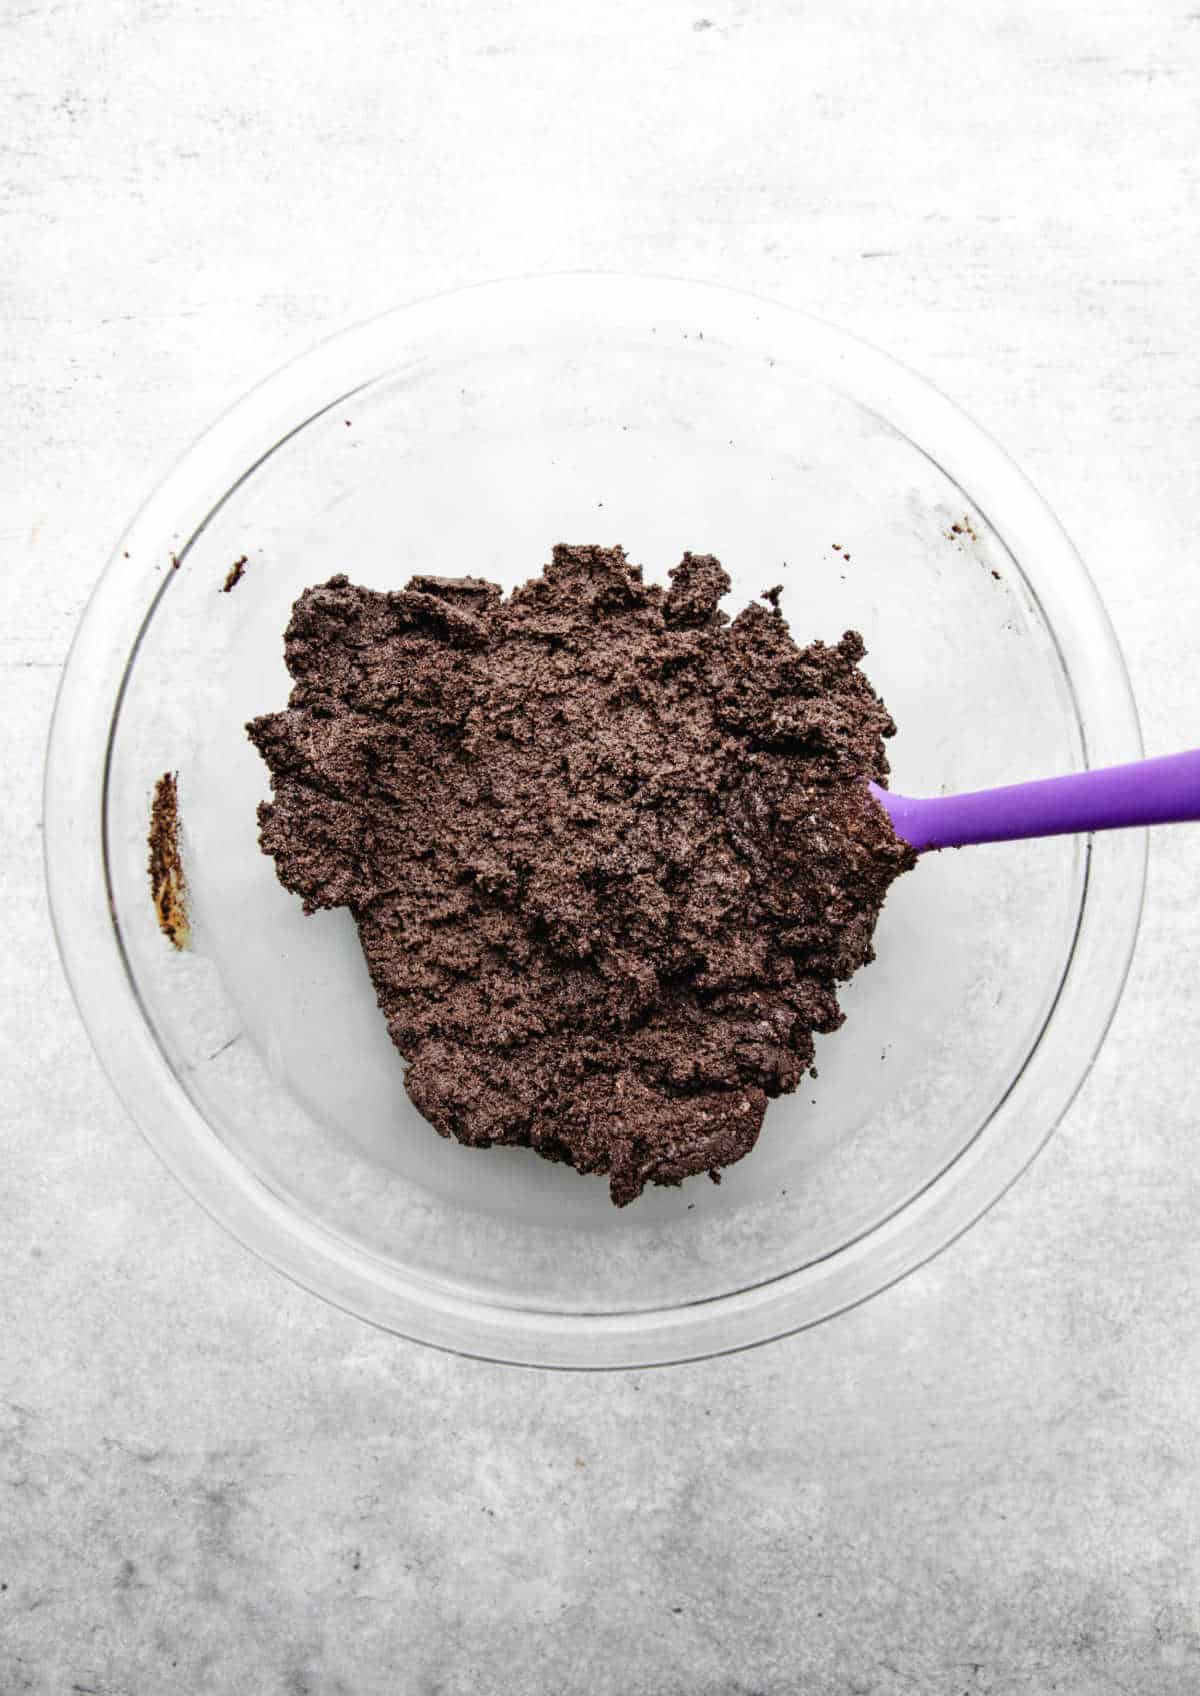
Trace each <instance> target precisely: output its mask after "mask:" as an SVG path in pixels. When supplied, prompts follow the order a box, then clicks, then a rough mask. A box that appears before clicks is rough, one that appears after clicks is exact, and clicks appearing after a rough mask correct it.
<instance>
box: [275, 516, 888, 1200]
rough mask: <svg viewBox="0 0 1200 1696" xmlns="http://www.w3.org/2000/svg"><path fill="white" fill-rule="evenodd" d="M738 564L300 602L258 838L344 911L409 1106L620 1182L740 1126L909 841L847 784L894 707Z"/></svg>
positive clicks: (858, 937)
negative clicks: (739, 589) (744, 602)
mask: <svg viewBox="0 0 1200 1696" xmlns="http://www.w3.org/2000/svg"><path fill="white" fill-rule="evenodd" d="M728 588H729V578H728V577H727V576H726V574H725V572H724V571H723V570H722V568H721V566H720V565H719V563H718V562H717V561H716V560H715V559H713V558H711V557H710V556H708V555H694V554H685V555H684V557H683V560H682V562H681V564H679V565H677V566H676V567H675V569H674V571H673V572H672V573H671V587H670V589H669V590H663V589H660V588H657V587H650V586H647V585H646V584H645V583H643V581H642V574H641V570H640V568H639V567H638V566H635V565H631V564H630V563H629V562H628V561H627V560H626V558H625V555H624V552H623V551H622V550H621V549H620V548H612V549H605V548H599V547H557V548H555V550H554V558H553V561H552V562H551V564H550V565H548V566H547V567H546V569H545V571H544V572H543V574H542V575H541V576H540V577H536V578H534V579H533V581H532V582H530V583H527V584H526V585H525V587H524V588H522V589H518V590H517V591H516V592H515V593H514V594H512V595H511V596H510V597H509V598H508V599H507V600H504V599H502V598H501V592H500V590H499V589H498V588H497V587H496V586H495V585H494V584H491V583H486V582H482V581H480V580H479V579H477V578H471V577H463V578H440V577H414V578H412V579H411V581H410V582H409V584H408V587H407V588H406V589H405V590H403V591H402V592H397V593H391V594H379V593H377V592H375V591H373V590H369V589H360V588H356V587H355V586H354V585H353V584H352V583H351V582H350V581H349V579H348V578H346V577H333V578H331V579H330V580H329V582H328V583H326V584H324V585H322V586H321V587H320V588H314V589H308V590H306V591H305V593H304V594H303V595H302V596H301V597H300V599H299V600H298V601H297V603H296V605H295V608H294V609H293V613H292V619H291V623H290V624H289V626H288V630H287V635H286V656H287V664H288V670H289V671H290V672H291V675H292V677H293V679H294V687H293V689H292V694H291V701H290V704H289V707H288V710H287V711H286V712H281V713H268V714H266V715H265V716H264V717H262V718H257V719H255V720H254V721H253V723H252V724H251V725H250V726H249V727H248V729H249V734H250V737H251V739H252V741H253V742H254V744H255V746H256V747H257V748H258V749H259V751H260V752H261V754H262V756H263V758H264V759H265V760H266V762H267V765H268V766H269V767H270V771H271V778H272V783H273V788H274V800H273V801H272V802H270V803H269V804H264V805H263V806H262V808H261V809H260V814H259V818H260V824H261V840H262V846H263V849H264V851H265V852H266V853H268V854H270V855H273V856H274V859H275V865H276V869H277V871H278V874H279V877H280V879H281V880H282V882H283V883H284V884H285V885H286V886H287V888H288V889H291V890H294V891H295V892H296V893H297V894H298V895H301V896H303V898H304V905H305V907H306V909H307V910H309V911H312V910H313V909H315V908H318V907H343V906H344V907H348V908H349V909H350V911H351V912H352V913H353V915H354V918H355V921H356V923H357V925H358V930H359V935H360V937H361V940H362V946H363V951H364V953H365V955H366V959H367V964H368V966H369V968H370V972H371V977H372V979H373V981H374V985H375V989H376V992H377V994H378V997H379V1005H380V1007H381V1009H382V1011H383V1014H384V1017H385V1018H386V1019H387V1023H388V1029H389V1030H390V1032H391V1035H392V1040H393V1041H394V1042H395V1044H396V1047H397V1048H398V1049H399V1050H400V1053H401V1054H402V1055H404V1056H405V1057H406V1058H407V1059H408V1060H409V1062H410V1065H409V1068H408V1072H407V1076H406V1086H407V1089H408V1093H409V1095H410V1096H411V1097H412V1099H413V1101H414V1102H415V1103H416V1105H417V1107H418V1108H419V1109H420V1111H421V1112H422V1113H423V1114H424V1115H425V1117H426V1118H427V1119H428V1120H429V1121H430V1123H431V1124H432V1125H433V1126H434V1128H435V1129H436V1130H437V1131H439V1132H441V1134H442V1135H443V1136H454V1137H457V1138H458V1139H459V1141H460V1142H464V1143H468V1144H470V1145H472V1146H474V1147H480V1148H488V1147H490V1146H491V1145H493V1144H495V1143H520V1144H527V1145H529V1146H530V1147H532V1148H535V1149H536V1150H537V1151H538V1153H539V1154H542V1155H545V1156H546V1157H547V1158H548V1159H551V1160H565V1161H568V1162H569V1163H570V1164H571V1165H573V1166H575V1167H577V1168H578V1170H579V1171H581V1172H605V1173H607V1174H608V1177H609V1183H610V1187H611V1192H612V1199H613V1200H614V1201H615V1202H616V1203H617V1204H618V1205H622V1204H624V1203H625V1202H628V1201H632V1200H633V1198H634V1197H635V1196H637V1195H639V1194H640V1193H641V1191H642V1189H643V1188H644V1187H645V1185H646V1184H648V1183H656V1184H675V1183H678V1182H679V1181H680V1180H681V1179H682V1178H685V1177H687V1176H688V1175H689V1174H690V1173H693V1172H706V1171H707V1172H710V1173H712V1174H713V1175H714V1176H715V1175H716V1172H717V1169H718V1168H719V1167H722V1166H727V1165H729V1164H730V1162H732V1161H734V1160H740V1159H741V1157H742V1156H743V1155H744V1154H746V1153H748V1152H749V1150H750V1149H751V1148H753V1146H754V1143H755V1140H756V1139H757V1136H758V1132H759V1127H760V1126H761V1124H762V1119H763V1113H764V1111H765V1109H766V1105H767V1101H768V1099H769V1098H770V1097H771V1096H776V1095H781V1094H783V1093H785V1092H786V1091H788V1090H794V1089H795V1088H796V1086H797V1085H798V1084H799V1083H800V1080H801V1078H802V1076H803V1074H804V1072H805V1070H806V1069H807V1068H808V1067H809V1066H810V1065H811V1064H812V1060H813V1041H812V1038H813V1032H814V1031H832V1030H835V1029H836V1028H837V1026H838V1025H839V1024H840V1023H841V1022H842V1014H841V1012H840V1011H839V1009H838V1003H837V995H836V985H837V983H838V982H839V980H843V979H845V978H848V977H849V976H850V974H851V973H852V972H853V971H854V970H855V969H856V968H857V967H858V966H861V965H862V964H863V963H864V962H865V961H867V960H870V959H871V958H872V949H871V933H872V931H873V929H874V925H875V920H876V918H877V916H878V913H879V909H880V906H881V904H882V902H883V898H884V896H885V894H886V892H887V889H888V886H889V885H890V883H891V882H892V880H893V878H895V877H896V876H897V874H898V873H900V872H902V871H904V870H906V869H907V868H908V867H909V866H910V865H911V864H912V863H913V858H914V856H913V854H912V852H911V850H910V849H909V848H908V847H907V845H905V844H903V843H901V842H899V841H898V840H897V838H896V837H895V835H894V834H893V831H892V828H891V825H890V824H889V822H888V820H887V818H886V816H885V814H884V813H883V810H882V809H881V808H880V807H878V806H877V805H876V803H875V802H874V801H873V800H872V799H871V797H870V795H869V793H868V790H867V783H866V780H867V779H869V778H874V779H876V780H877V781H882V780H883V779H884V777H885V776H886V773H887V769H888V768H887V762H886V760H885V759H884V754H883V738H884V737H887V736H891V735H892V734H893V732H894V730H895V726H894V725H893V723H892V720H891V718H890V717H889V716H888V713H887V711H886V709H885V708H884V706H883V704H882V703H881V702H880V700H879V699H878V697H877V696H876V695H875V693H874V692H873V690H872V689H871V686H870V684H869V683H868V682H867V680H866V678H865V677H864V676H863V674H862V672H861V671H860V670H859V667H858V662H859V660H860V659H861V658H862V656H863V652H864V649H863V643H862V638H861V637H860V636H858V635H856V634H854V633H853V632H849V633H847V634H846V635H845V636H843V638H842V640H841V641H840V642H839V643H838V644H837V645H836V647H826V646H825V645H824V644H823V643H820V642H814V643H813V644H812V645H811V646H810V647H807V648H798V647H797V646H796V644H795V643H794V642H793V640H792V638H791V636H790V635H789V633H788V627H787V625H786V623H785V622H784V620H783V618H782V617H781V616H780V614H779V612H778V611H777V610H776V609H775V608H774V607H772V608H771V609H768V607H766V606H761V605H754V606H749V607H747V608H745V610H744V611H743V612H741V613H739V614H738V616H737V617H736V618H735V619H734V620H733V622H732V623H730V622H729V620H728V618H727V617H726V615H725V614H724V613H722V612H719V611H718V609H717V603H718V601H719V599H720V597H721V596H722V595H723V594H724V593H725V591H726V590H727V589H728ZM773 599H774V597H773Z"/></svg>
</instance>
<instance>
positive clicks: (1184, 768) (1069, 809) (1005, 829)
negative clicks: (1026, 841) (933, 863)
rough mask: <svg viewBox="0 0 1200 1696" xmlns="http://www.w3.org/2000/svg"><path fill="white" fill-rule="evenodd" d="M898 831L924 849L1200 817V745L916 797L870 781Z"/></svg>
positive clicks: (1178, 821)
mask: <svg viewBox="0 0 1200 1696" xmlns="http://www.w3.org/2000/svg"><path fill="white" fill-rule="evenodd" d="M871 792H872V794H873V795H874V796H875V798H876V800H877V801H880V802H881V803H882V805H883V806H884V808H885V810H886V811H887V814H888V816H889V818H890V819H891V821H892V825H893V827H894V828H895V831H896V834H897V836H901V837H903V838H904V839H905V840H906V841H908V842H911V843H912V845H913V847H914V848H916V849H917V850H918V851H920V850H922V849H925V848H963V847H966V845H967V844H968V843H971V842H1011V841H1014V840H1016V839H1017V838H1021V837H1029V836H1066V835H1070V834H1073V833H1075V832H1077V831H1092V830H1119V829H1121V828H1122V827H1123V826H1126V825H1145V824H1176V823H1180V822H1182V821H1185V820H1190V819H1200V749H1193V750H1192V751H1191V752H1190V753H1186V754H1166V755H1164V756H1163V757H1162V758H1161V759H1156V760H1138V761H1136V762H1135V763H1134V764H1132V765H1127V766H1106V767H1102V768H1101V769H1100V770H1098V771H1080V772H1072V773H1071V774H1070V775H1069V776H1067V777H1047V778H1043V779H1042V780H1041V781H1040V782H1037V783H1014V784H1011V785H1009V786H1008V787H1007V788H1004V789H980V790H976V791H973V792H972V793H970V794H966V795H938V796H934V797H932V798H930V799H928V800H914V799H912V798H910V797H909V796H906V795H893V794H892V793H891V792H890V790H886V789H880V788H879V786H878V785H877V784H874V783H873V784H872V785H871Z"/></svg>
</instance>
